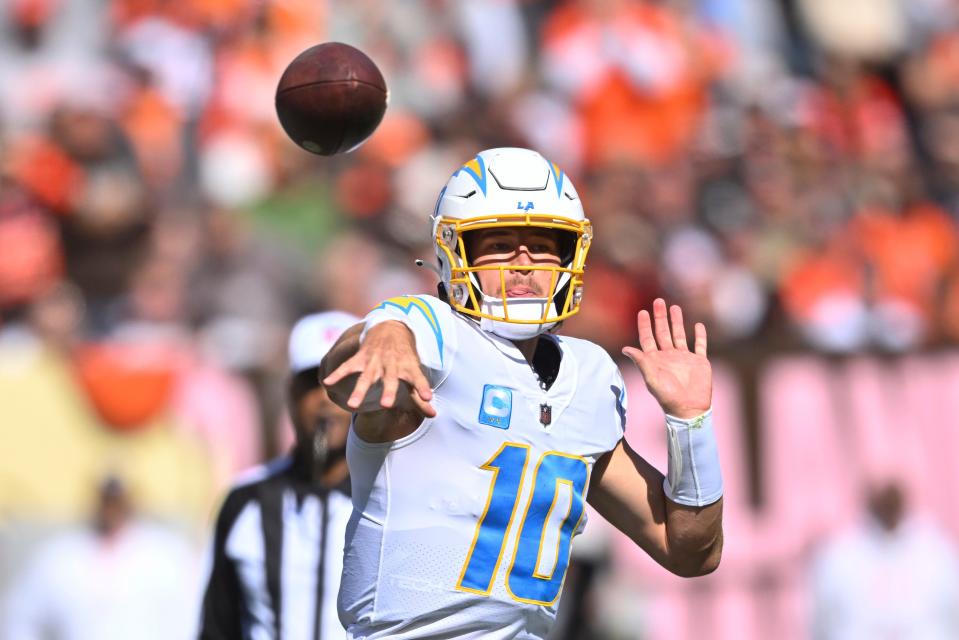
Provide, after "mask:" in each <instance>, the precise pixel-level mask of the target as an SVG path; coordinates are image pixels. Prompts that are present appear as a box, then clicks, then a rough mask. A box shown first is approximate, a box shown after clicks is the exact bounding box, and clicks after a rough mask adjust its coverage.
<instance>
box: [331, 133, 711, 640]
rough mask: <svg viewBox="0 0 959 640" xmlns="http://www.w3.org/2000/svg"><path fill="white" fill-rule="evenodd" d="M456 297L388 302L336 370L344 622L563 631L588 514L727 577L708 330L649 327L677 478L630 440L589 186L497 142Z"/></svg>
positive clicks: (367, 629)
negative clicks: (600, 321)
mask: <svg viewBox="0 0 959 640" xmlns="http://www.w3.org/2000/svg"><path fill="white" fill-rule="evenodd" d="M431 222H432V239H433V243H434V247H435V249H436V255H437V257H438V259H439V267H438V271H439V274H440V280H441V282H440V285H439V287H438V289H439V297H432V296H426V295H409V296H400V297H397V298H392V299H390V300H387V301H385V302H383V304H381V305H380V306H378V307H377V308H376V309H374V310H373V311H371V312H370V313H369V315H367V317H366V319H365V321H364V322H363V323H361V324H359V325H356V326H355V327H353V328H352V329H350V330H348V331H347V333H346V334H344V336H343V337H342V338H341V339H340V341H339V342H338V343H337V344H336V345H335V346H334V347H333V349H332V350H331V351H330V352H329V354H328V355H327V357H326V359H325V360H324V363H323V365H322V366H321V375H324V376H325V379H324V380H323V382H324V384H325V385H326V387H327V389H328V391H329V394H330V397H331V398H332V399H333V400H334V401H335V402H337V403H338V404H340V406H342V407H344V408H346V409H348V410H350V411H352V412H353V414H354V419H353V426H352V429H351V431H350V434H349V438H348V442H347V460H348V462H349V467H350V474H351V477H352V483H353V485H352V486H353V516H352V518H351V521H350V524H349V526H348V529H347V539H346V551H345V558H344V572H343V579H342V582H341V587H340V594H339V602H338V607H339V613H340V620H341V622H343V624H344V626H345V627H346V629H347V632H348V634H349V636H350V637H352V638H370V639H372V638H535V639H540V638H545V637H546V635H547V634H548V632H549V630H550V627H551V625H552V623H553V620H554V619H555V616H556V608H557V606H558V602H559V598H560V593H561V591H562V586H563V579H564V577H565V575H566V569H567V565H568V562H569V554H570V548H571V545H572V544H573V539H574V538H575V536H576V535H577V534H578V533H580V532H581V531H582V530H583V527H585V526H586V514H585V505H586V502H589V504H590V505H592V506H593V507H594V508H595V510H596V511H597V512H598V513H600V514H601V515H602V516H603V517H604V518H606V519H607V520H609V521H610V522H611V523H612V524H613V525H614V526H615V527H616V528H618V529H619V530H620V531H622V532H623V533H624V534H625V535H627V536H629V537H630V538H631V539H632V540H633V541H634V542H635V543H636V544H637V545H639V546H640V547H641V548H642V549H643V550H645V551H646V552H647V553H648V554H649V555H650V556H651V557H652V558H653V559H655V560H656V561H657V562H658V563H659V564H661V565H662V566H663V567H665V568H666V569H668V570H669V571H671V572H673V573H675V574H678V575H681V576H698V575H703V574H706V573H709V572H710V571H713V570H714V569H715V568H716V567H717V566H718V564H719V559H720V555H721V552H722V493H723V483H722V476H721V473H720V469H719V460H718V454H717V451H716V441H715V437H714V435H713V431H712V418H711V411H710V403H711V395H712V378H711V371H710V365H709V361H708V360H707V358H706V329H705V327H704V326H703V325H702V324H697V325H696V326H695V331H694V335H693V348H692V350H690V348H689V345H688V341H687V337H686V333H685V329H684V324H683V317H682V310H681V309H680V308H679V307H678V306H675V305H674V306H672V307H670V308H667V305H666V303H665V302H664V301H663V300H656V301H655V303H654V304H653V309H652V314H650V313H649V312H648V311H646V310H642V311H640V312H639V314H638V319H637V324H638V331H639V347H638V348H634V347H626V348H624V349H623V352H624V353H625V354H626V355H627V356H628V357H629V358H631V359H632V360H633V362H634V363H635V364H636V365H637V366H638V367H639V369H640V371H641V373H642V375H643V377H644V379H645V382H646V385H647V387H648V388H649V390H650V392H651V393H652V394H653V396H654V397H655V398H656V399H657V400H658V402H659V403H660V405H661V406H662V408H663V411H664V413H665V414H666V418H665V434H664V435H665V436H666V437H665V440H666V443H667V448H668V453H669V456H668V459H669V463H668V469H667V473H666V476H665V477H664V476H663V474H662V473H660V472H659V471H657V470H656V469H655V468H653V467H652V466H651V465H650V464H649V463H647V462H646V461H645V460H644V459H643V458H642V457H641V456H640V455H639V454H637V453H636V452H635V451H633V450H632V449H631V448H630V447H629V445H628V444H627V443H626V441H625V440H624V439H623V431H624V425H625V419H626V393H625V389H624V385H623V379H622V377H621V375H620V373H619V371H618V369H617V367H616V365H615V364H614V362H613V361H612V359H611V358H610V357H609V356H608V355H607V354H606V352H605V351H603V350H602V349H601V348H600V347H598V346H597V345H594V344H592V343H591V342H588V341H585V340H579V339H576V338H570V337H566V336H561V335H558V334H557V333H556V329H557V328H558V327H559V325H560V324H561V323H562V321H563V320H564V319H565V318H568V317H570V316H571V315H573V314H575V313H576V312H577V311H578V310H579V307H580V304H581V302H582V299H583V291H584V279H583V273H584V267H585V262H586V255H587V253H588V251H589V247H590V243H591V241H592V227H591V226H590V223H589V221H588V220H587V219H586V217H585V215H584V213H583V207H582V204H581V203H580V200H579V196H578V195H577V193H576V190H575V188H574V187H573V185H572V184H571V182H570V180H569V178H568V177H567V176H566V175H565V174H564V173H563V172H562V171H561V170H560V169H559V167H557V166H556V165H555V164H552V163H550V162H548V161H547V160H546V159H544V158H543V157H542V156H541V155H539V154H538V153H536V152H534V151H530V150H527V149H514V148H504V149H491V150H487V151H483V152H481V153H480V154H479V155H477V156H476V157H475V158H473V159H472V160H470V161H469V162H467V163H466V164H464V165H463V166H462V167H461V168H460V169H459V170H457V171H456V173H454V174H453V176H452V177H451V178H450V180H449V181H448V182H447V184H446V186H445V187H444V188H443V190H442V191H441V192H440V195H439V199H438V202H437V204H436V208H435V210H434V212H433V215H432V218H431Z"/></svg>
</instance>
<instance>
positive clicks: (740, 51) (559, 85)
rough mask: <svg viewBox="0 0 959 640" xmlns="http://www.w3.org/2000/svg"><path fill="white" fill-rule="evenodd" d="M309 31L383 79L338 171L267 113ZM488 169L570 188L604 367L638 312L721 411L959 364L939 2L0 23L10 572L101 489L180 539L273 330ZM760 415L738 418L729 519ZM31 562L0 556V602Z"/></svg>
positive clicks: (58, 16) (370, 269)
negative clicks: (650, 318) (909, 368)
mask: <svg viewBox="0 0 959 640" xmlns="http://www.w3.org/2000/svg"><path fill="white" fill-rule="evenodd" d="M326 40H338V41H343V42H348V43H350V44H353V45H355V46H357V47H359V48H360V49H362V50H363V51H365V52H366V53H367V54H368V55H370V57H371V58H372V59H373V60H374V61H375V62H376V63H377V65H378V66H379V67H380V68H381V70H382V71H383V74H384V76H385V78H386V82H387V85H388V87H389V89H390V102H389V108H388V110H387V115H386V117H385V119H384V121H383V123H382V124H381V126H380V127H379V129H378V130H377V132H376V133H375V134H374V135H373V137H372V138H371V139H370V140H369V141H368V142H367V143H366V144H365V145H363V146H362V147H360V148H359V149H358V150H357V151H355V152H353V153H350V154H347V155H344V156H337V157H333V158H320V157H317V156H313V155H311V154H309V153H306V152H305V151H303V150H301V149H299V148H298V147H296V146H295V145H294V144H293V143H292V142H291V141H290V140H288V139H287V138H286V137H285V135H284V134H283V132H282V130H281V129H280V127H279V124H278V122H277V120H276V116H275V112H274V106H273V97H274V90H275V86H276V82H277V80H278V78H279V76H280V73H281V72H282V70H283V68H284V67H285V66H286V64H287V63H288V62H289V61H290V60H292V58H293V57H294V56H295V55H296V54H297V53H299V52H300V51H302V50H303V49H305V48H307V47H309V46H311V45H313V44H316V43H317V42H320V41H326ZM494 146H529V147H532V148H535V149H537V150H539V151H541V152H542V153H543V154H544V155H545V156H546V157H548V158H549V159H550V160H552V161H554V162H556V163H558V164H559V165H560V166H561V167H563V168H564V170H565V171H566V172H567V173H568V174H569V175H570V176H571V177H572V178H573V180H574V182H575V184H576V185H577V188H578V191H579V193H580V195H581V196H582V198H583V200H584V204H585V207H586V212H587V215H588V216H589V218H590V219H591V220H592V221H593V224H594V228H595V230H596V242H595V244H594V246H593V248H592V250H591V253H590V257H589V267H588V273H587V279H586V282H587V285H588V286H587V290H586V291H587V293H586V304H584V306H583V311H582V312H581V313H580V314H579V315H578V316H576V317H574V318H573V319H571V320H570V321H569V322H568V323H567V326H566V327H565V328H564V330H565V331H566V332H568V333H570V334H573V335H577V336H581V337H585V338H589V339H592V340H594V341H596V342H599V343H600V344H602V345H603V346H605V347H606V348H608V349H609V350H610V352H611V353H613V354H618V353H619V349H620V347H621V346H622V345H623V344H627V343H632V342H633V341H634V332H635V315H634V314H635V312H636V310H637V309H638V308H640V307H641V306H648V305H649V304H650V302H651V301H652V299H653V298H654V297H656V296H660V295H663V296H665V297H666V299H667V300H668V301H670V302H676V303H679V304H682V305H683V307H684V309H685V310H686V315H687V317H691V318H696V319H697V320H702V321H704V322H706V324H707V325H708V326H709V330H710V347H711V349H713V351H714V352H715V353H717V354H719V355H720V360H721V361H722V358H723V357H724V356H725V357H726V358H728V359H729V361H730V362H732V363H733V364H734V366H735V367H738V369H737V371H738V372H739V374H741V375H743V376H746V378H744V380H746V381H745V382H742V383H741V384H742V387H743V388H744V389H745V391H743V394H745V395H744V396H743V397H745V398H746V399H747V400H744V402H747V401H749V400H750V399H752V401H754V400H755V397H756V394H757V393H759V392H758V391H757V390H756V389H758V388H761V386H762V385H761V384H759V383H757V382H756V379H755V375H756V366H757V365H756V364H755V362H753V360H765V359H768V358H769V357H772V356H774V355H776V354H781V353H787V352H788V353H794V352H796V351H800V352H803V351H812V352H816V353H821V354H828V355H829V356H830V357H832V356H855V355H856V354H864V353H868V354H878V355H879V356H881V357H900V356H902V355H903V354H910V353H915V352H918V351H922V352H926V351H928V352H932V353H937V352H939V351H941V350H942V349H943V348H944V347H946V346H948V345H954V344H955V343H956V342H957V340H959V231H957V221H959V2H955V1H954V0H842V1H841V2H837V1H835V0H566V1H548V0H458V1H453V0H406V1H403V2H383V1H379V0H327V1H325V2H318V1H317V0H195V1H191V2H180V1H175V0H7V2H4V3H3V4H2V7H0V397H2V398H3V400H2V402H0V536H2V538H3V541H4V545H5V546H6V548H7V549H12V550H16V549H29V548H32V547H31V545H35V543H36V541H37V539H39V538H42V537H43V535H44V532H48V531H50V530H55V529H56V528H57V527H59V526H62V524H63V523H64V522H75V521H78V520H79V519H81V518H83V517H85V514H86V513H87V511H88V510H89V509H91V508H92V507H91V506H90V505H92V504H94V503H95V502H96V498H97V496H98V495H100V493H99V492H100V491H101V489H102V487H103V486H104V485H103V484H102V483H103V482H104V479H105V478H108V477H109V478H112V477H114V475H116V476H119V477H122V478H123V481H124V483H125V484H126V485H127V487H128V488H129V491H130V492H131V494H132V495H134V496H135V497H136V502H137V505H138V508H139V510H140V511H141V512H142V513H145V514H148V515H150V516H151V517H155V518H161V519H163V520H164V521H165V522H168V523H173V524H175V525H176V526H177V527H178V528H179V530H180V531H181V532H182V533H183V534H184V535H185V536H187V537H191V539H193V540H194V541H196V540H199V539H202V537H203V535H204V532H205V531H206V530H207V528H208V527H209V525H210V517H211V513H212V510H213V508H214V507H215V506H216V504H217V501H218V500H219V499H220V497H221V496H222V491H223V489H224V487H225V486H226V483H227V482H228V480H229V479H230V478H231V477H232V476H234V475H235V474H236V473H237V472H238V471H239V470H240V469H243V468H245V467H247V466H249V465H251V464H254V463H256V462H259V461H261V460H263V459H265V458H266V457H268V456H270V455H273V454H274V453H276V452H277V451H280V450H282V449H284V448H285V447H287V446H288V445H289V443H290V441H291V440H292V432H291V431H290V429H289V426H288V423H287V421H286V419H285V418H284V417H283V415H284V408H283V390H282V389H283V387H282V385H283V382H284V375H285V371H286V362H285V360H284V358H285V356H284V353H285V340H286V337H287V333H288V330H289V327H290V325H291V323H292V322H293V320H294V319H295V318H296V317H298V316H299V315H301V314H302V313H303V312H307V311H314V310H321V309H340V310H344V311H347V312H351V313H354V314H357V315H360V316H362V315H364V314H365V313H366V311H367V310H368V309H369V308H371V307H372V306H373V305H374V304H375V303H376V302H378V301H380V300H382V299H383V298H385V297H388V296H392V295H396V294H399V293H407V292H421V291H427V292H428V291H432V290H433V288H434V287H435V277H434V276H433V274H432V273H431V272H430V271H429V270H425V269H417V268H416V267H415V266H414V265H413V259H414V258H424V259H426V260H427V261H429V260H431V259H432V256H433V253H432V248H431V245H430V243H429V239H428V237H427V233H428V225H427V217H428V215H429V213H430V212H431V211H432V208H433V205H434V202H435V198H436V195H437V193H438V191H439V189H440V187H441V186H442V185H443V184H444V183H445V181H446V179H447V178H448V176H449V174H450V173H451V172H452V171H453V170H455V168H457V167H458V166H459V165H460V164H462V163H463V162H464V161H465V160H466V159H468V158H470V157H472V156H473V155H474V154H475V153H476V151H478V150H480V149H483V148H488V147H494ZM750 375H752V378H750V377H749V376H750ZM639 393H641V391H640V392H639ZM736 397H737V398H739V396H738V395H737V396H736ZM747 413H749V412H747ZM760 413H761V412H760ZM763 419H764V418H763V416H761V415H759V416H757V415H756V412H755V411H753V412H752V413H750V414H749V415H746V416H743V417H741V421H742V422H743V423H744V424H746V426H745V427H743V429H744V432H743V440H744V441H745V442H747V443H748V446H747V447H746V450H747V451H752V453H746V454H743V456H742V460H740V461H739V464H740V466H741V467H742V468H744V469H751V470H747V471H746V472H745V473H746V476H747V479H746V481H745V484H744V487H745V489H744V491H745V493H746V494H749V495H751V496H752V498H751V500H752V502H751V503H750V504H748V505H745V507H744V508H754V507H755V506H757V505H760V504H762V500H763V495H762V494H763V488H762V487H763V475H762V473H761V471H762V467H763V464H762V460H761V459H760V458H759V456H760V454H761V452H762V451H763V449H762V439H763V435H762V429H763V426H764V424H765V423H764V422H763ZM740 444H741V443H740ZM657 446H658V445H657ZM757 452H760V453H757ZM757 460H759V461H758V462H757ZM108 483H109V481H108ZM750 490H751V493H750ZM955 533H957V534H959V528H957V530H956V532H955ZM22 564H23V559H22V558H20V557H18V554H17V553H6V554H0V593H2V591H3V588H2V587H3V586H4V582H6V581H8V580H9V579H11V576H12V575H15V574H17V573H18V572H19V571H20V570H21V569H22ZM757 580H759V581H761V580H762V576H760V577H759V578H757ZM0 617H2V614H0ZM676 637H680V636H676ZM760 637H761V636H760ZM767 637H772V636H767Z"/></svg>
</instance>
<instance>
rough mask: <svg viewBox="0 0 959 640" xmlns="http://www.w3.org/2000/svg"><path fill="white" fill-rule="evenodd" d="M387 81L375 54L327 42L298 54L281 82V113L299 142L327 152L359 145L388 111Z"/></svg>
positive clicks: (278, 110)
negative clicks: (374, 60)
mask: <svg viewBox="0 0 959 640" xmlns="http://www.w3.org/2000/svg"><path fill="white" fill-rule="evenodd" d="M387 95H388V93H387V90H386V81H385V80H383V74H382V73H380V70H379V69H378V68H377V66H376V64H374V62H373V61H372V60H370V58H369V56H367V55H366V54H365V53H363V52H362V51H360V50H359V49H357V48H356V47H351V46H350V45H348V44H343V43H341V42H325V43H323V44H318V45H315V46H313V47H310V48H309V49H307V50H306V51H304V52H303V53H301V54H300V55H298V56H296V58H294V59H293V62H291V63H290V64H289V65H288V66H287V68H286V70H284V71H283V75H282V76H280V82H279V84H278V85H277V87H276V115H277V116H278V117H279V119H280V124H281V125H283V130H284V131H286V134H287V135H288V136H290V138H291V139H292V140H293V141H294V142H295V143H296V144H298V145H300V146H301V147H303V148H304V149H306V150H307V151H310V152H312V153H317V154H319V155H322V156H331V155H333V154H335V153H345V152H347V151H350V150H352V149H355V148H356V147H358V146H359V145H360V144H362V143H363V141H364V140H366V139H367V138H368V137H369V136H370V134H371V133H373V131H374V130H375V129H376V127H377V125H378V124H379V123H380V121H381V120H382V119H383V114H384V113H385V112H386V100H387Z"/></svg>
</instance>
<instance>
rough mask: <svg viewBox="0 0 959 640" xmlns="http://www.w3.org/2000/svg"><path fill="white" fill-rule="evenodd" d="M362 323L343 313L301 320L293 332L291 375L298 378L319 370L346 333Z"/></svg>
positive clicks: (308, 317)
mask: <svg viewBox="0 0 959 640" xmlns="http://www.w3.org/2000/svg"><path fill="white" fill-rule="evenodd" d="M359 321H360V319H359V318H357V317H356V316H354V315H351V314H349V313H345V312H343V311H325V312H323V313H313V314H310V315H308V316H304V317H302V318H300V319H299V320H298V321H297V322H296V324H295V325H293V330H292V331H291V332H290V345H289V350H290V371H291V372H292V373H293V374H297V373H299V372H301V371H306V370H307V369H311V368H313V367H316V366H319V364H320V361H322V360H323V356H325V355H326V352H327V351H329V350H330V348H331V347H332V346H333V345H334V344H335V343H336V341H337V340H338V339H339V337H340V336H341V335H343V332H344V331H346V330H347V329H349V328H350V327H352V326H353V325H354V324H356V323H357V322H359Z"/></svg>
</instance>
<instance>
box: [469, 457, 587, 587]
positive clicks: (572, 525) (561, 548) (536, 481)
mask: <svg viewBox="0 0 959 640" xmlns="http://www.w3.org/2000/svg"><path fill="white" fill-rule="evenodd" d="M528 461H529V446H528V445H524V444H515V443H511V442H507V443H504V444H503V446H501V447H500V448H499V451H497V452H496V454H495V455H494V456H493V457H492V458H490V459H489V460H488V461H487V462H486V463H485V464H484V465H482V466H481V467H480V468H481V469H486V470H488V471H492V472H493V478H492V480H491V481H490V490H489V496H488V497H487V501H486V510H485V511H484V512H483V515H482V516H480V521H479V524H478V525H477V527H476V535H475V536H474V537H473V545H472V546H471V547H470V552H469V554H468V556H467V558H466V563H465V564H464V565H463V571H462V573H461V574H460V579H459V582H458V583H457V585H456V588H457V589H459V590H461V591H468V592H470V593H476V594H479V595H484V596H485V595H489V593H490V591H491V590H492V588H493V578H495V577H496V570H497V569H498V568H499V564H500V561H501V560H502V559H503V551H504V549H505V547H506V534H507V532H508V531H509V529H510V525H511V524H512V522H513V517H514V516H515V515H516V510H517V506H518V503H519V498H520V491H521V489H522V487H523V476H524V475H525V474H526V463H527V462H528ZM533 474H534V475H533V494H532V496H531V497H530V499H529V502H528V503H527V505H526V511H525V513H524V515H523V520H522V524H521V525H520V530H519V537H518V539H517V541H516V545H515V548H514V550H513V559H512V562H511V563H510V568H509V571H507V574H506V575H507V578H506V590H507V591H508V592H509V594H510V595H511V596H512V597H513V598H514V599H516V600H519V601H521V602H528V603H531V604H545V605H548V604H552V603H553V602H555V601H556V599H557V598H558V597H559V592H560V588H561V587H562V586H563V578H564V577H565V575H566V567H567V566H568V564H569V550H570V543H571V541H572V538H573V532H574V531H575V530H576V527H578V526H579V523H580V520H582V517H583V510H584V506H585V501H584V493H585V491H586V479H587V476H588V466H587V464H586V460H585V459H583V458H581V457H579V456H571V455H568V454H565V453H559V452H556V451H548V452H546V453H544V454H543V455H542V456H541V457H540V459H539V462H537V463H536V470H535V471H534V472H533ZM564 487H567V488H568V489H564ZM562 491H568V493H569V509H568V511H567V512H566V514H565V516H564V517H563V518H562V520H561V521H560V523H559V527H558V531H556V530H555V525H553V530H552V531H547V525H550V524H553V522H554V521H555V518H553V517H552V515H553V508H554V507H555V506H556V505H557V502H558V500H559V497H560V494H561V492H562ZM553 540H555V543H556V556H555V557H556V562H555V564H554V565H553V568H552V570H551V571H549V573H548V574H547V573H545V572H540V568H541V567H540V563H541V561H542V559H543V552H544V547H545V546H546V544H547V542H548V541H553Z"/></svg>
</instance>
